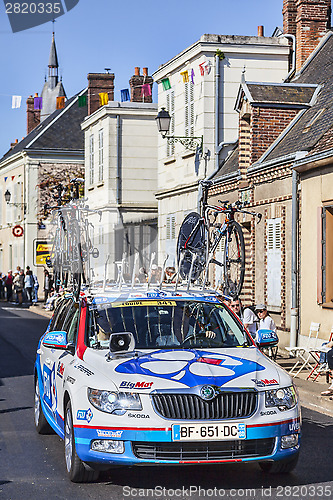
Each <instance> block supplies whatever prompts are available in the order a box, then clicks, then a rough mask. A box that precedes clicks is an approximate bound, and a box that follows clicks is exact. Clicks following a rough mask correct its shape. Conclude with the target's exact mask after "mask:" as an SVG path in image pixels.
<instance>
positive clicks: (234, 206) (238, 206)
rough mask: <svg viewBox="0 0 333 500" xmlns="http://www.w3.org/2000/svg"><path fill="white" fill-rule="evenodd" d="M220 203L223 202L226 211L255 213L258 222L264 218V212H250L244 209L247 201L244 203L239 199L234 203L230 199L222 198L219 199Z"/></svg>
mask: <svg viewBox="0 0 333 500" xmlns="http://www.w3.org/2000/svg"><path fill="white" fill-rule="evenodd" d="M217 201H218V202H219V203H222V205H223V208H224V210H225V211H226V212H241V213H242V214H248V215H253V216H255V217H257V218H258V224H259V222H260V221H261V219H262V214H261V213H260V212H249V211H248V210H244V208H243V207H244V205H246V203H243V202H241V201H239V200H237V201H235V202H234V203H229V201H228V200H226V201H222V200H217Z"/></svg>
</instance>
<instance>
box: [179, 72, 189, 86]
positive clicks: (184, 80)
mask: <svg viewBox="0 0 333 500" xmlns="http://www.w3.org/2000/svg"><path fill="white" fill-rule="evenodd" d="M180 74H181V76H182V77H183V82H184V83H187V82H188V71H187V70H186V71H182V72H181V73H180Z"/></svg>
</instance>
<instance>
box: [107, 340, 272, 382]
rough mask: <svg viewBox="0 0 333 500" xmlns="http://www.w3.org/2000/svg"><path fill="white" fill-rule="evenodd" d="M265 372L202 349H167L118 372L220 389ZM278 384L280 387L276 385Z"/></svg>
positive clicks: (124, 365)
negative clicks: (227, 384)
mask: <svg viewBox="0 0 333 500" xmlns="http://www.w3.org/2000/svg"><path fill="white" fill-rule="evenodd" d="M261 370H265V367H264V366H262V365H260V364H259V363H257V362H255V361H250V360H247V359H244V358H240V357H237V356H231V355H229V354H217V353H216V352H210V351H207V350H205V351H201V350H200V349H195V350H186V351H175V350H166V349H165V350H164V349H163V350H160V351H155V352H153V353H151V354H147V355H143V356H140V357H138V358H136V359H128V360H126V361H124V362H122V363H119V365H118V366H117V367H116V368H115V371H116V372H118V373H123V374H126V375H128V374H131V375H138V376H139V377H140V376H142V375H145V376H147V377H149V378H150V379H151V378H152V377H156V378H160V379H161V378H162V379H164V380H177V382H181V383H182V384H184V385H187V386H188V387H193V385H213V386H218V387H219V386H222V385H224V384H225V383H226V382H229V381H230V380H233V379H236V378H238V377H241V376H243V375H247V374H249V373H256V372H257V373H258V372H260V371H261ZM259 382H260V381H259ZM274 383H276V384H277V382H276V381H275V382H274Z"/></svg>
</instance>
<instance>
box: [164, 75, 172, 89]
mask: <svg viewBox="0 0 333 500" xmlns="http://www.w3.org/2000/svg"><path fill="white" fill-rule="evenodd" d="M162 85H163V90H170V89H171V84H170V80H169V78H163V80H162Z"/></svg>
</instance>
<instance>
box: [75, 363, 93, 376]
mask: <svg viewBox="0 0 333 500" xmlns="http://www.w3.org/2000/svg"><path fill="white" fill-rule="evenodd" d="M74 368H76V369H77V370H80V372H82V373H84V374H85V375H87V377H90V375H94V372H92V371H91V370H88V368H86V367H85V366H83V365H74Z"/></svg>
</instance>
